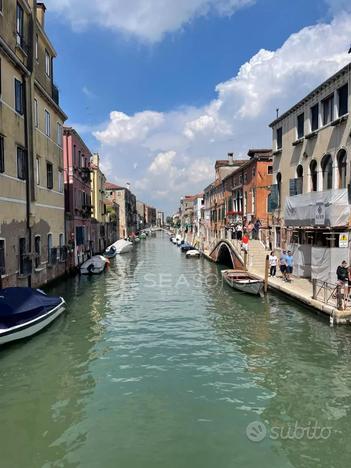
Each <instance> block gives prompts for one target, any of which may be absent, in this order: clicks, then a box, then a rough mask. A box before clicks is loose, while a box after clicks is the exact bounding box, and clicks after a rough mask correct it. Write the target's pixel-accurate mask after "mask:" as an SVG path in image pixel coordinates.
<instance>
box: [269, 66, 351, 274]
mask: <svg viewBox="0 0 351 468" xmlns="http://www.w3.org/2000/svg"><path fill="white" fill-rule="evenodd" d="M350 86H351V65H347V66H346V67H344V68H343V69H342V70H340V71H339V72H338V73H336V74H335V75H334V76H332V77H331V78H329V79H328V80H326V81H325V82H324V83H323V84H321V85H320V86H318V87H317V88H316V89H315V90H313V91H312V92H311V93H310V94H309V95H307V96H306V97H305V98H304V99H302V100H301V101H300V102H298V103H297V104H296V105H295V106H293V107H292V108H291V109H289V110H288V111H287V112H285V113H284V114H283V115H282V116H281V117H279V118H278V119H276V120H275V121H274V122H272V123H271V125H270V126H271V128H272V131H273V149H274V153H273V154H274V164H273V168H274V174H273V179H274V198H275V210H274V212H273V224H274V244H275V246H276V247H277V248H290V249H291V250H293V252H294V259H295V271H296V274H297V275H299V276H304V277H308V278H316V279H323V280H325V281H332V282H335V278H336V277H335V269H336V266H337V264H338V263H340V261H341V260H342V259H345V260H346V261H349V231H350V212H349V209H350V208H349V207H350V205H349V193H350V192H349V188H350V180H351V174H350V167H351V164H350V161H351V140H350V131H351V119H350V117H349V110H350V106H351V101H350V99H351V98H350ZM272 195H273V193H272Z"/></svg>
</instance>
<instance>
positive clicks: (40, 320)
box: [0, 298, 66, 345]
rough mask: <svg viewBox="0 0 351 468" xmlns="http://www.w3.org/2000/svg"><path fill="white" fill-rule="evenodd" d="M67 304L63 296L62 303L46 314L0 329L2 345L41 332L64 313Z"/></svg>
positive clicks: (0, 343) (0, 342)
mask: <svg viewBox="0 0 351 468" xmlns="http://www.w3.org/2000/svg"><path fill="white" fill-rule="evenodd" d="M65 304H66V303H65V301H64V299H63V298H61V303H60V304H59V305H58V306H56V307H55V308H54V309H52V310H51V311H49V312H47V313H46V314H44V315H42V316H40V317H37V318H35V319H34V320H31V321H29V322H27V323H23V324H21V325H16V326H15V327H11V328H8V329H3V330H0V345H3V344H6V343H10V342H11V341H17V340H22V339H24V338H29V337H30V336H33V335H35V334H37V333H39V332H40V331H41V330H43V329H44V328H46V327H47V326H48V325H50V323H52V322H53V321H54V320H56V319H57V318H58V317H59V316H60V315H61V314H62V312H63V311H64V310H65V308H66V307H65Z"/></svg>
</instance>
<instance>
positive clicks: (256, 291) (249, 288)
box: [222, 270, 264, 296]
mask: <svg viewBox="0 0 351 468" xmlns="http://www.w3.org/2000/svg"><path fill="white" fill-rule="evenodd" d="M222 276H223V278H224V280H225V282H226V283H227V284H228V285H229V286H230V287H231V288H233V289H236V290H237V291H240V292H244V293H247V294H253V295H255V296H258V295H261V294H262V292H263V286H264V283H263V281H262V280H258V279H255V278H253V277H251V276H250V275H249V274H248V273H247V272H244V271H235V270H224V271H222Z"/></svg>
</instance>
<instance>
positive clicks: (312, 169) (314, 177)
mask: <svg viewBox="0 0 351 468" xmlns="http://www.w3.org/2000/svg"><path fill="white" fill-rule="evenodd" d="M310 174H311V192H317V189H318V185H317V182H318V173H317V161H315V160H313V161H311V164H310Z"/></svg>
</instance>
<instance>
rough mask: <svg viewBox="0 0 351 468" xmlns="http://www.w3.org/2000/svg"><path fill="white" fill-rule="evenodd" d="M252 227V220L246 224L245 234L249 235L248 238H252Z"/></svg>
mask: <svg viewBox="0 0 351 468" xmlns="http://www.w3.org/2000/svg"><path fill="white" fill-rule="evenodd" d="M253 229H254V224H253V222H252V221H250V222H249V224H248V225H247V234H248V236H249V238H250V239H252V231H253Z"/></svg>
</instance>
